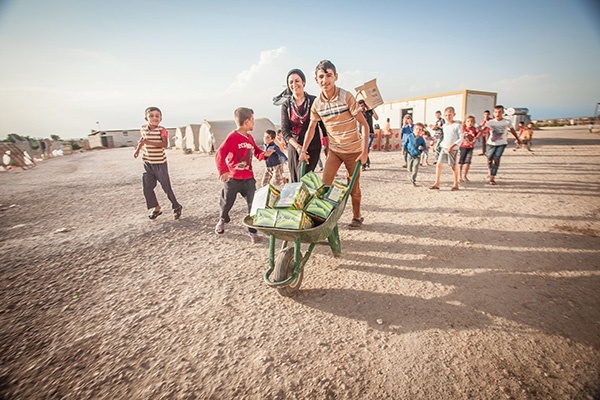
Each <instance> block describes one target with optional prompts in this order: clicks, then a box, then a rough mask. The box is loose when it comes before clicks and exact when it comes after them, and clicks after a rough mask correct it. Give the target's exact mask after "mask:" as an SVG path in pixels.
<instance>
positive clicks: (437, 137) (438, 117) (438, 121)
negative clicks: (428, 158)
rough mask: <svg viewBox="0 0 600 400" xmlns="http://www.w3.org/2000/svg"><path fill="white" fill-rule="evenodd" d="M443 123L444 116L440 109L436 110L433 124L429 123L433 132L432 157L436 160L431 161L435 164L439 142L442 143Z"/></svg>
mask: <svg viewBox="0 0 600 400" xmlns="http://www.w3.org/2000/svg"><path fill="white" fill-rule="evenodd" d="M445 123H446V121H445V120H444V118H442V112H441V111H440V110H437V111H436V112H435V124H433V125H430V128H431V129H432V130H433V132H434V136H433V144H432V146H431V147H432V148H433V156H434V159H435V160H436V161H434V162H433V163H434V164H437V159H438V157H439V155H440V143H442V139H443V138H444V131H443V130H442V126H444V124H445Z"/></svg>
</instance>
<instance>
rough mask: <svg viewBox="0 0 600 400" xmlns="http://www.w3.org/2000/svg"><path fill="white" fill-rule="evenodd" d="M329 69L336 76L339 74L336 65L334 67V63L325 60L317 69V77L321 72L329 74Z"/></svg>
mask: <svg viewBox="0 0 600 400" xmlns="http://www.w3.org/2000/svg"><path fill="white" fill-rule="evenodd" d="M328 69H330V70H332V71H333V73H334V74H337V71H336V69H335V65H333V63H332V62H331V61H329V60H323V61H321V62H320V63H319V64H318V65H317V67H316V68H315V75H317V73H318V72H319V71H325V72H327V70H328Z"/></svg>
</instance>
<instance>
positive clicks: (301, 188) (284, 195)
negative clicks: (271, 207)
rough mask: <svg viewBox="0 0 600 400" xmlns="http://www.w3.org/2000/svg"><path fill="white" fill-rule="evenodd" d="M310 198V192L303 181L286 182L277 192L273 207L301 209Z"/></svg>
mask: <svg viewBox="0 0 600 400" xmlns="http://www.w3.org/2000/svg"><path fill="white" fill-rule="evenodd" d="M309 198H310V193H309V191H308V189H307V188H306V185H305V184H304V183H303V182H291V183H286V184H285V185H284V186H283V189H281V193H279V200H278V201H277V203H276V204H275V208H284V209H296V210H302V209H303V208H304V206H305V205H306V202H307V201H308V200H309Z"/></svg>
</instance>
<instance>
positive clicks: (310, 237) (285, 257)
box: [244, 161, 361, 297]
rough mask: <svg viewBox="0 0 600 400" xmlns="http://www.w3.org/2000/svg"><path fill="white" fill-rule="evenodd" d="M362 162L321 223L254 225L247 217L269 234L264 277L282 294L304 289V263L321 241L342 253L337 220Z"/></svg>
mask: <svg viewBox="0 0 600 400" xmlns="http://www.w3.org/2000/svg"><path fill="white" fill-rule="evenodd" d="M360 166H361V164H360V161H359V162H358V163H357V164H356V167H355V168H354V172H353V174H352V177H351V179H350V183H349V184H348V190H347V191H346V193H345V194H344V196H343V197H342V199H341V200H340V202H339V204H338V205H337V207H335V208H334V209H333V211H332V212H331V214H329V217H327V219H326V220H325V221H324V222H323V223H321V224H320V225H318V226H315V227H313V228H309V229H302V230H298V229H286V228H271V227H262V226H254V225H253V224H252V222H253V218H252V217H251V216H249V215H248V216H246V218H244V225H246V226H247V227H250V228H254V229H257V230H258V231H260V232H262V233H263V234H265V235H268V236H269V269H268V270H267V272H266V273H265V276H264V280H265V282H266V283H267V285H269V286H271V287H274V288H276V289H277V291H278V292H279V294H281V295H282V296H286V297H290V296H293V295H294V294H295V293H296V292H297V291H298V290H299V289H300V285H301V284H302V278H303V276H304V266H305V265H306V262H307V261H308V258H309V257H310V255H311V253H312V251H313V249H314V248H315V246H316V245H317V244H325V245H329V247H330V248H331V252H332V253H333V256H334V257H339V256H340V255H341V254H342V248H341V241H340V235H339V231H338V225H337V223H338V220H339V219H340V217H341V216H342V214H343V213H344V208H345V207H346V203H347V202H348V197H350V192H351V191H352V187H353V186H354V182H355V181H356V179H357V177H358V174H359V173H360ZM304 167H305V163H302V165H301V169H300V171H301V175H304ZM277 239H279V240H281V241H282V243H281V247H280V249H279V252H278V253H277V255H275V247H276V241H277ZM325 240H326V242H325ZM302 243H305V244H308V249H307V250H306V252H305V253H304V254H302V248H301V246H302Z"/></svg>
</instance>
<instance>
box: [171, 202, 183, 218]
mask: <svg viewBox="0 0 600 400" xmlns="http://www.w3.org/2000/svg"><path fill="white" fill-rule="evenodd" d="M182 209H183V206H182V205H180V206H179V207H177V208H175V209H173V218H175V219H179V218H180V217H181V210H182Z"/></svg>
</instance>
